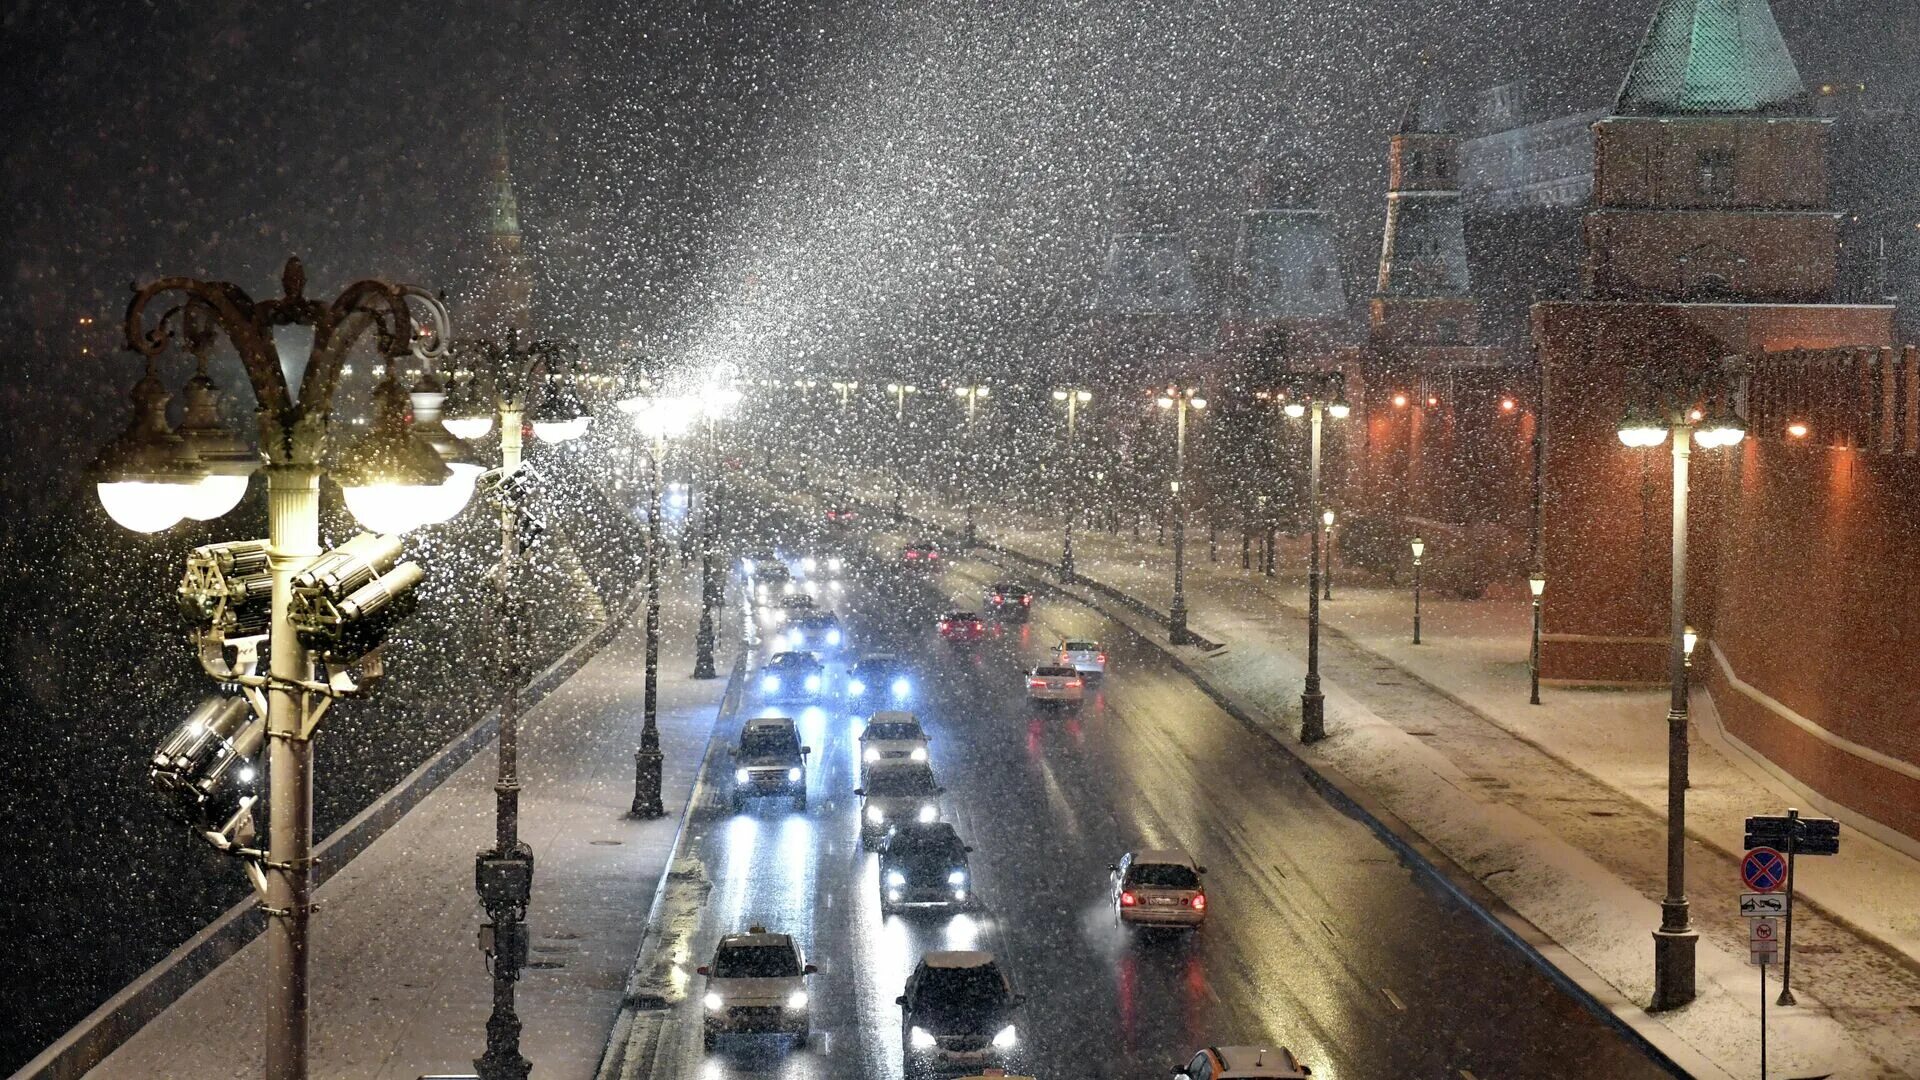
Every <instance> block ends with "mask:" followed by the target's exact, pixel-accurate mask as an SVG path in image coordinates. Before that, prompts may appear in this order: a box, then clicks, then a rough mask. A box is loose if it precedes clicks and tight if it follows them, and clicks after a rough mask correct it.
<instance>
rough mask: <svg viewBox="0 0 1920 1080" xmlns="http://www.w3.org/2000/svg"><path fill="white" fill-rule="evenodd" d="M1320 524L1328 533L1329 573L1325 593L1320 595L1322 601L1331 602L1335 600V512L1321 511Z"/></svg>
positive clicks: (1326, 577) (1327, 573)
mask: <svg viewBox="0 0 1920 1080" xmlns="http://www.w3.org/2000/svg"><path fill="white" fill-rule="evenodd" d="M1320 524H1321V526H1322V527H1323V528H1325V529H1326V532H1327V544H1326V551H1327V572H1326V576H1325V577H1324V578H1323V579H1322V581H1323V584H1322V588H1323V590H1324V591H1323V592H1322V593H1321V594H1320V599H1322V600H1331V599H1333V511H1331V510H1322V511H1320Z"/></svg>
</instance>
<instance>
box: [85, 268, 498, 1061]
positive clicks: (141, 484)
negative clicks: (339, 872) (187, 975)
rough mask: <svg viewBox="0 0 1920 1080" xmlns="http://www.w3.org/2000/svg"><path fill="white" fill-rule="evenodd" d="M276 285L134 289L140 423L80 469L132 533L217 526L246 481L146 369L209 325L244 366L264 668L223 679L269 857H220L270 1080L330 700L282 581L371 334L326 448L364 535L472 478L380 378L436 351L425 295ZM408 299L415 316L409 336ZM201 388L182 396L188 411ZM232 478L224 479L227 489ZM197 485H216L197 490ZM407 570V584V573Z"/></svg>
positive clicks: (400, 520) (287, 1001)
mask: <svg viewBox="0 0 1920 1080" xmlns="http://www.w3.org/2000/svg"><path fill="white" fill-rule="evenodd" d="M280 280H281V295H280V296H279V297H277V298H274V299H270V300H262V301H255V300H254V299H253V298H251V297H250V296H248V295H247V293H246V292H245V291H244V290H242V289H241V288H240V287H239V286H237V285H232V284H229V283H227V282H218V281H198V280H194V279H192V278H185V277H168V278H161V279H160V280H158V281H154V282H152V283H150V284H148V285H146V286H144V287H142V288H141V289H139V290H138V291H137V292H136V293H135V294H134V297H133V300H132V302H131V303H129V304H128V306H127V317H126V337H127V344H128V346H129V347H130V348H131V349H133V350H134V351H135V352H137V353H139V354H141V355H142V356H144V357H147V358H148V374H147V377H146V378H144V379H142V380H141V383H140V385H139V386H138V387H136V388H135V401H136V403H137V404H138V405H139V406H140V409H141V412H140V415H139V417H138V418H137V422H136V425H135V428H134V429H133V430H132V431H129V432H128V434H127V435H126V436H122V438H121V439H120V440H118V441H116V443H115V444H114V445H112V446H110V447H108V449H107V451H106V452H104V453H103V454H102V456H101V459H100V460H99V461H97V462H96V463H95V466H94V469H93V470H92V471H93V474H94V478H95V480H96V482H97V483H98V484H99V487H100V498H101V503H102V504H103V506H104V507H105V508H106V510H107V512H108V513H109V515H111V516H112V517H113V518H114V520H116V521H118V522H120V523H121V524H123V525H126V526H127V527H129V528H134V529H137V530H139V531H143V532H155V531H158V530H160V529H164V528H167V527H169V526H171V525H172V524H174V523H175V522H177V521H178V520H179V519H180V518H181V517H182V516H185V515H187V514H189V513H192V514H193V516H196V517H204V518H207V519H211V518H213V517H218V516H220V515H221V514H223V513H225V512H226V511H227V510H229V509H231V508H232V507H233V506H234V505H235V504H236V503H237V502H238V500H239V497H240V495H242V494H244V492H245V489H246V483H245V473H244V472H238V473H236V472H235V471H233V470H232V469H230V468H226V467H225V466H229V465H231V464H233V462H232V459H231V457H228V458H225V459H224V460H223V459H220V458H215V459H213V460H211V461H209V462H202V461H200V460H199V459H198V457H197V455H195V453H194V452H193V451H192V449H191V448H190V447H189V445H188V444H187V443H186V442H184V441H183V440H181V439H179V438H178V437H175V436H173V435H172V433H171V432H169V431H167V430H166V416H165V407H166V392H165V390H164V389H163V388H161V387H160V385H159V380H158V379H157V378H156V377H155V375H154V370H153V359H154V358H155V357H157V356H159V355H160V353H161V352H163V351H164V350H165V349H166V347H167V346H168V344H169V343H170V342H172V341H174V340H175V339H176V336H184V338H185V339H186V343H187V344H188V346H189V347H191V348H192V349H193V350H194V351H195V352H196V353H199V354H202V355H204V349H205V348H206V346H207V345H209V344H210V343H211V337H212V332H213V331H214V330H216V329H217V330H218V332H220V333H221V334H224V335H225V336H226V337H227V339H228V340H229V341H230V342H231V343H232V344H233V348H234V351H235V352H237V353H238V354H239V356H240V360H241V362H242V363H243V364H245V366H246V371H247V379H248V382H249V384H250V385H251V388H252V390H253V394H254V398H255V401H256V403H257V406H258V417H259V425H260V428H259V430H260V456H261V458H263V459H264V461H265V466H266V474H267V540H266V545H265V557H266V558H265V561H266V566H267V568H268V569H269V571H270V574H271V592H272V604H271V612H272V614H271V620H270V624H269V629H268V631H267V637H268V650H269V658H268V662H267V671H266V672H265V673H259V672H254V673H241V674H237V675H235V676H234V679H235V681H238V682H240V683H241V684H242V685H243V686H245V687H247V688H248V689H249V697H250V698H254V697H256V696H257V697H259V698H261V699H263V700H262V701H261V702H260V703H259V704H260V705H263V706H264V714H265V729H266V730H265V740H266V745H267V747H268V749H267V771H268V790H269V794H270V798H269V805H268V832H267V847H266V850H265V851H264V852H258V851H254V850H253V849H250V848H248V849H246V850H245V851H239V850H230V853H235V854H242V855H243V856H244V857H247V858H248V859H249V864H248V869H249V876H250V878H251V879H252V880H253V882H254V884H255V888H256V891H257V893H258V894H259V896H260V903H261V907H262V909H263V910H264V911H265V912H266V913H267V916H268V919H267V929H266V938H267V957H268V966H269V969H270V975H269V977H268V978H267V980H266V996H267V1000H266V1002H265V1006H266V1011H267V1014H268V1022H267V1025H266V1029H267V1030H266V1075H267V1077H268V1080H303V1078H304V1077H306V1075H307V1024H308V983H309V979H308V967H309V962H310V958H311V953H310V944H309V938H308V923H309V918H310V916H311V914H312V912H313V909H314V904H313V880H312V871H313V741H312V740H313V736H314V734H315V731H316V726H317V723H318V721H319V718H320V716H321V715H322V714H323V713H324V711H325V708H326V705H327V704H328V703H329V702H330V701H331V699H332V698H333V697H334V696H337V694H336V692H335V691H334V690H333V689H332V687H331V685H330V682H321V681H319V680H317V679H316V678H315V670H316V663H315V661H316V654H315V652H314V651H312V650H311V649H310V648H309V646H308V645H307V644H306V643H305V642H303V640H302V638H301V634H300V625H299V624H298V623H297V622H296V620H295V618H294V607H295V604H296V596H295V591H296V584H297V582H296V578H299V577H300V576H301V575H302V574H303V572H305V571H307V570H308V569H309V568H310V567H311V566H313V564H314V563H315V562H316V560H317V559H319V557H320V556H321V554H322V553H321V548H320V476H321V473H322V471H323V470H322V466H321V462H322V460H323V459H324V458H325V457H326V456H327V451H328V427H329V419H330V417H331V416H332V412H333V397H334V393H335V391H336V390H337V389H338V387H339V377H340V372H341V367H342V365H343V363H344V362H345V359H346V356H347V354H348V352H349V351H351V350H352V349H353V347H354V346H355V345H356V344H358V343H359V342H360V341H361V340H362V339H363V338H364V337H365V336H366V335H367V334H368V333H369V332H372V333H373V334H374V335H375V337H376V338H377V340H378V343H379V347H380V351H381V352H382V354H383V355H385V356H386V358H387V362H388V373H387V377H386V378H385V379H383V380H382V381H381V383H380V385H379V387H378V388H377V390H376V402H375V405H376V408H375V416H374V422H373V424H372V425H370V426H369V428H368V430H367V432H366V434H364V435H362V436H361V437H359V438H358V439H355V440H353V441H352V442H350V443H349V444H348V445H347V446H346V447H344V448H343V449H342V451H341V453H340V454H339V456H338V463H337V464H336V465H334V466H333V467H332V469H331V472H332V475H333V478H334V480H335V482H336V483H338V484H339V485H340V486H341V488H342V492H343V495H344V497H345V500H346V503H347V508H348V509H349V510H350V511H351V512H352V513H353V515H354V516H355V517H356V518H357V519H359V520H360V522H361V523H362V524H363V525H365V526H367V527H369V528H371V529H374V530H376V531H380V532H399V531H404V530H406V529H410V528H414V527H417V526H419V525H422V524H427V523H430V522H432V521H443V520H447V519H450V518H452V517H453V516H454V515H455V514H458V513H459V511H460V510H461V509H462V508H463V507H464V506H465V504H466V499H467V497H468V496H470V495H471V494H472V490H473V488H472V477H471V475H466V474H456V473H455V472H454V471H453V470H451V469H449V468H448V467H447V466H446V465H445V464H444V463H443V462H442V461H441V459H440V457H439V455H438V454H436V453H435V452H434V449H433V447H431V446H430V445H428V444H427V443H426V442H425V441H424V440H422V439H417V438H414V437H413V436H412V434H411V433H410V432H409V431H408V430H407V428H406V424H405V407H406V404H405V395H404V394H403V393H402V392H401V390H400V389H399V385H398V383H397V382H395V381H394V378H393V370H392V369H393V364H394V361H395V360H397V359H398V358H399V357H401V356H404V355H408V354H409V353H411V354H412V355H413V356H415V357H417V358H419V359H421V360H423V361H426V360H431V359H433V358H437V357H438V356H439V355H441V354H442V351H443V350H444V348H445V343H446V341H447V340H448V329H449V328H448V325H447V318H446V311H445V309H444V308H442V307H441V306H440V304H439V302H438V301H436V300H434V299H433V297H432V296H430V295H429V294H428V293H427V292H426V291H425V290H422V289H420V288H418V287H416V286H410V285H394V284H389V283H387V282H384V281H375V280H364V281H357V282H355V283H353V284H352V285H349V286H347V288H346V289H345V290H343V291H342V292H341V293H340V295H339V296H337V297H335V298H334V299H333V300H331V301H321V300H314V299H309V298H308V297H307V296H306V273H305V271H304V269H303V268H302V267H301V264H300V260H298V259H289V260H287V264H286V268H285V270H284V271H283V272H282V274H281V279H280ZM170 294H177V295H178V296H179V297H180V302H179V303H178V304H177V305H176V306H174V307H172V308H170V309H167V310H165V311H164V312H163V313H162V314H161V316H160V317H159V319H158V320H157V322H156V324H155V325H154V326H152V327H148V326H147V324H146V318H147V312H148V309H149V308H150V307H151V306H152V305H153V304H154V302H155V301H156V300H157V299H158V298H160V297H162V296H167V295H170ZM415 305H417V306H418V307H419V308H420V309H421V310H422V311H424V312H425V313H426V318H427V320H428V321H427V324H426V327H425V331H424V334H423V332H422V327H421V324H420V323H418V322H417V321H416V317H415V313H414V310H413V307H414V306H415ZM203 389H204V388H195V387H190V388H189V395H188V396H189V404H190V405H193V404H195V401H194V398H195V396H196V392H197V391H200V390H203ZM236 475H237V476H238V478H239V481H240V482H239V483H238V485H235V484H233V483H232V482H231V481H232V480H233V479H234V478H235V476H236ZM209 476H212V477H215V478H216V479H217V480H218V481H221V482H218V483H215V484H212V485H208V484H206V481H207V479H208V477H209ZM215 488H217V489H218V490H217V491H216V490H214V489H215ZM223 503H224V505H222V504H223ZM373 544H374V545H383V546H388V547H389V548H391V549H395V550H397V541H392V540H391V539H390V538H383V539H381V540H379V541H375V542H373ZM369 546H373V545H369ZM345 551H346V548H345V547H343V548H342V549H340V551H339V552H336V553H335V554H332V555H329V556H328V558H329V560H331V561H333V562H334V563H335V564H336V567H335V568H336V569H344V568H346V567H348V565H349V564H350V563H351V562H352V558H353V557H352V556H347V555H344V554H342V553H344V552H345ZM407 565H411V564H407ZM359 569H360V570H364V569H365V568H364V566H363V567H360V568H359ZM355 572H356V573H358V572H359V570H355ZM411 575H412V578H413V580H417V575H418V568H417V567H415V568H414V569H413V570H412V571H411ZM361 576H364V574H362V575H361ZM396 576H399V575H396ZM382 580H385V579H382ZM396 584H397V583H396ZM357 595H358V594H356V596H357ZM256 707H259V705H256Z"/></svg>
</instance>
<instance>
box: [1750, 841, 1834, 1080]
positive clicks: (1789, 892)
mask: <svg viewBox="0 0 1920 1080" xmlns="http://www.w3.org/2000/svg"><path fill="white" fill-rule="evenodd" d="M1746 842H1747V847H1748V848H1749V849H1751V850H1749V851H1748V852H1747V857H1746V858H1745V859H1742V860H1741V862H1740V880H1741V881H1743V882H1745V883H1746V886H1747V888H1749V889H1753V890H1754V891H1755V892H1756V893H1771V892H1775V891H1777V890H1779V889H1780V888H1781V886H1782V885H1784V886H1785V887H1786V910H1785V912H1784V913H1783V914H1784V915H1785V918H1786V933H1785V935H1784V938H1785V944H1784V945H1783V946H1782V948H1781V953H1780V1000H1779V1004H1781V1005H1792V1004H1793V1003H1794V1001H1793V985H1792V976H1793V861H1794V858H1795V857H1796V856H1799V855H1838V854H1839V853H1840V823H1839V822H1837V821H1835V820H1833V819H1832V818H1803V817H1801V816H1800V811H1799V810H1797V809H1795V808H1793V807H1788V808H1787V812H1786V814H1785V816H1764V817H1750V818H1748V819H1747V834H1746ZM1777 848H1785V849H1786V856H1785V858H1784V860H1783V859H1782V857H1781V854H1780V852H1779V851H1778V850H1776V849H1777ZM1783 863H1784V865H1782V864H1783ZM1748 895H1752V894H1748ZM1763 906H1764V905H1763V904H1761V903H1758V902H1756V903H1755V904H1754V910H1753V911H1752V913H1751V914H1752V915H1754V916H1759V915H1762V914H1766V912H1764V911H1763V910H1762V908H1763ZM1740 913H1741V914H1742V915H1748V914H1749V911H1748V904H1747V897H1746V896H1743V897H1741V898H1740ZM1754 940H1756V941H1757V939H1754ZM1754 962H1755V963H1760V962H1761V961H1760V960H1759V959H1758V958H1757V956H1756V959H1755V961H1754ZM1765 977H1766V973H1765V972H1764V971H1762V972H1761V978H1762V980H1763V982H1764V979H1765ZM1764 1053H1765V1052H1764V1050H1763V1051H1762V1055H1763V1057H1764ZM1762 1068H1763V1070H1764V1064H1763V1066H1762Z"/></svg>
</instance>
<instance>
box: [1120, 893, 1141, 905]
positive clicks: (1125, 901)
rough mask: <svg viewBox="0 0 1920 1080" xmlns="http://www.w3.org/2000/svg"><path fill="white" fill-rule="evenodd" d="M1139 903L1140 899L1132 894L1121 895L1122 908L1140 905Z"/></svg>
mask: <svg viewBox="0 0 1920 1080" xmlns="http://www.w3.org/2000/svg"><path fill="white" fill-rule="evenodd" d="M1139 902H1140V898H1139V897H1137V896H1135V895H1133V894H1132V893H1130V892H1123V893H1121V894H1120V906H1121V907H1132V906H1134V905H1135V904H1138V903H1139Z"/></svg>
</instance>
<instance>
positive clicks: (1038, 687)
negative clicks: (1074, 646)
mask: <svg viewBox="0 0 1920 1080" xmlns="http://www.w3.org/2000/svg"><path fill="white" fill-rule="evenodd" d="M1086 683H1087V680H1086V679H1085V678H1083V677H1082V676H1081V674H1080V673H1079V672H1078V671H1076V670H1074V669H1073V668H1070V667H1063V666H1061V665H1059V664H1041V665H1040V666H1039V667H1036V668H1034V669H1032V670H1031V671H1029V672H1027V700H1028V701H1033V702H1038V703H1040V704H1044V705H1066V706H1068V707H1070V708H1078V707H1079V705H1080V702H1081V700H1082V699H1083V698H1084V697H1085V695H1086Z"/></svg>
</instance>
